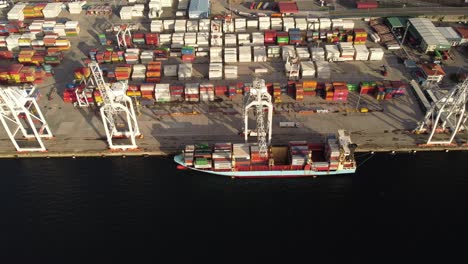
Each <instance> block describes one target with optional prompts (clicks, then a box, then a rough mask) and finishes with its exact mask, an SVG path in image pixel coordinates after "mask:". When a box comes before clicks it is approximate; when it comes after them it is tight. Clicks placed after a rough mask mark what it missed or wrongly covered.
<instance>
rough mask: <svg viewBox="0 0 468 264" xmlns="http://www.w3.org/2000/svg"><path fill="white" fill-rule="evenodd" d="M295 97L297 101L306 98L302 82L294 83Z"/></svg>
mask: <svg viewBox="0 0 468 264" xmlns="http://www.w3.org/2000/svg"><path fill="white" fill-rule="evenodd" d="M294 92H295V93H294V99H295V100H296V101H302V100H304V87H303V85H302V83H298V82H296V83H294Z"/></svg>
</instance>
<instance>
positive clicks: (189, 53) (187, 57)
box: [181, 46, 195, 62]
mask: <svg viewBox="0 0 468 264" xmlns="http://www.w3.org/2000/svg"><path fill="white" fill-rule="evenodd" d="M181 53H182V61H183V62H193V61H194V60H195V48H194V47H190V46H184V47H182V49H181Z"/></svg>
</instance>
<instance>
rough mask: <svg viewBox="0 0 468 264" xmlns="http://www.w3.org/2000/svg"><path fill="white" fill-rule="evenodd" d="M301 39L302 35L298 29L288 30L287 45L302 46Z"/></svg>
mask: <svg viewBox="0 0 468 264" xmlns="http://www.w3.org/2000/svg"><path fill="white" fill-rule="evenodd" d="M302 41H303V38H302V33H301V31H300V30H299V29H298V28H291V29H289V44H290V45H299V44H302Z"/></svg>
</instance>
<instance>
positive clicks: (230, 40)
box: [224, 34, 237, 47]
mask: <svg viewBox="0 0 468 264" xmlns="http://www.w3.org/2000/svg"><path fill="white" fill-rule="evenodd" d="M224 46H226V47H237V36H236V34H225V35H224Z"/></svg>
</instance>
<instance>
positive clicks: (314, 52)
mask: <svg viewBox="0 0 468 264" xmlns="http://www.w3.org/2000/svg"><path fill="white" fill-rule="evenodd" d="M310 54H311V56H312V60H313V61H324V60H325V50H324V49H323V48H321V47H316V48H313V47H311V48H310Z"/></svg>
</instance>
